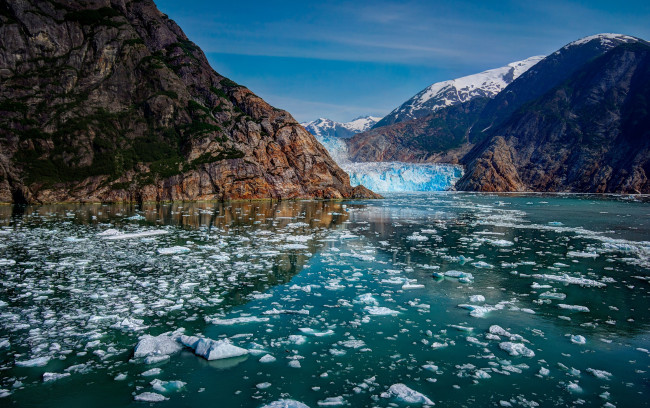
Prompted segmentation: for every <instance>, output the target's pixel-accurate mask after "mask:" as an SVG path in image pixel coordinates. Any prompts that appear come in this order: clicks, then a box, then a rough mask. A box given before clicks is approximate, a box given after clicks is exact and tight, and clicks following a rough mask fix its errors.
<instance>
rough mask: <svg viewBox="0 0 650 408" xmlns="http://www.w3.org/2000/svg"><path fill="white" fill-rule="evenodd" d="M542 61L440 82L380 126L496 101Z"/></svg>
mask: <svg viewBox="0 0 650 408" xmlns="http://www.w3.org/2000/svg"><path fill="white" fill-rule="evenodd" d="M542 59H544V56H535V57H530V58H527V59H525V60H522V61H516V62H512V63H510V64H508V65H506V66H504V67H501V68H495V69H490V70H488V71H484V72H480V73H478V74H474V75H468V76H464V77H461V78H456V79H452V80H448V81H442V82H437V83H435V84H433V85H430V86H428V87H427V88H425V89H423V90H422V91H420V92H419V93H418V94H417V95H415V96H414V97H413V98H411V99H409V100H408V101H406V102H404V103H403V104H402V105H401V106H400V107H399V108H397V109H395V110H394V111H392V112H391V113H389V114H388V115H387V116H386V118H384V120H382V121H381V123H380V124H379V126H383V125H388V124H392V123H395V122H402V121H405V120H410V119H416V118H419V117H423V116H427V115H430V114H431V113H433V112H435V111H437V110H439V109H442V108H445V107H448V106H452V105H456V104H459V103H464V102H467V101H469V100H471V99H474V98H478V97H486V98H494V97H495V96H496V94H498V93H499V92H501V90H503V89H504V88H505V87H506V86H508V85H509V84H510V83H511V82H512V81H514V80H515V79H517V78H518V77H519V76H520V75H521V74H523V73H524V72H526V71H527V70H528V69H530V68H531V67H532V66H534V65H535V64H537V63H538V62H539V61H541V60H542Z"/></svg>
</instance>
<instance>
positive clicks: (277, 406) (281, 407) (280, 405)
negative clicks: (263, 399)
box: [261, 399, 309, 408]
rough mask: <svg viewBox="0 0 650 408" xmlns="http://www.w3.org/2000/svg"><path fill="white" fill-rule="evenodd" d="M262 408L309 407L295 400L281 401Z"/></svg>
mask: <svg viewBox="0 0 650 408" xmlns="http://www.w3.org/2000/svg"><path fill="white" fill-rule="evenodd" d="M261 408H309V406H308V405H305V404H303V403H302V402H298V401H295V400H290V399H281V400H277V401H273V402H271V403H270V404H266V405H264V406H262V407H261Z"/></svg>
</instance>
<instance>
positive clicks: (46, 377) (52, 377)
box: [43, 373, 70, 382]
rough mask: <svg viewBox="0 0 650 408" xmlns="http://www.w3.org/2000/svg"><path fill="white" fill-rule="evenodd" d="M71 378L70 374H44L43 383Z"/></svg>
mask: <svg viewBox="0 0 650 408" xmlns="http://www.w3.org/2000/svg"><path fill="white" fill-rule="evenodd" d="M69 376H70V373H43V382H50V381H56V380H60V379H61V378H65V377H69Z"/></svg>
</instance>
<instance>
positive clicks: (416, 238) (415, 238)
mask: <svg viewBox="0 0 650 408" xmlns="http://www.w3.org/2000/svg"><path fill="white" fill-rule="evenodd" d="M406 239H408V240H409V241H419V242H424V241H428V240H429V237H427V236H425V235H420V233H419V232H414V233H413V235H409V236H408V237H406Z"/></svg>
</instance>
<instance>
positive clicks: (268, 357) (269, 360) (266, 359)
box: [260, 354, 276, 363]
mask: <svg viewBox="0 0 650 408" xmlns="http://www.w3.org/2000/svg"><path fill="white" fill-rule="evenodd" d="M275 360H276V358H275V357H273V356H272V355H270V354H266V355H264V356H263V357H262V358H260V363H273V362H274V361H275Z"/></svg>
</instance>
